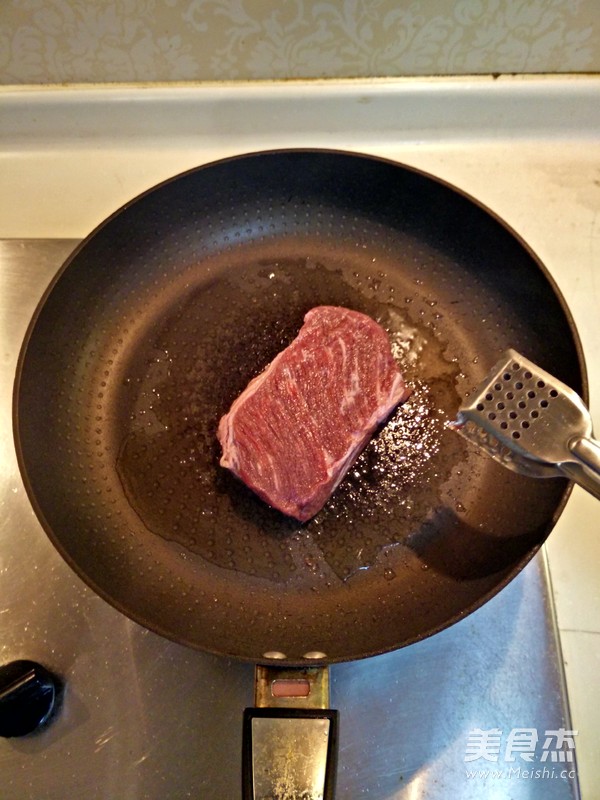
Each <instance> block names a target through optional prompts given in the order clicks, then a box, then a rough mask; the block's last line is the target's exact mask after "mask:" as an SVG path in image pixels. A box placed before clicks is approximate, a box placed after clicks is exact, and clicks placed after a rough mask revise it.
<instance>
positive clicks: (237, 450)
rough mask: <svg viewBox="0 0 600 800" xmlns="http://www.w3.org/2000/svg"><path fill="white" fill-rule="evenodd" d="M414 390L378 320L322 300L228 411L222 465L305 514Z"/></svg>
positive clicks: (277, 503)
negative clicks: (383, 422) (407, 384)
mask: <svg viewBox="0 0 600 800" xmlns="http://www.w3.org/2000/svg"><path fill="white" fill-rule="evenodd" d="M408 393H409V392H408V390H407V388H406V385H405V383H404V380H403V378H402V374H401V373H400V371H399V369H398V367H397V365H396V363H395V361H394V359H393V357H392V353H391V348H390V343H389V340H388V337H387V334H386V332H385V331H384V330H383V328H382V327H381V326H380V325H378V324H377V323H376V322H375V321H374V320H372V319H371V318H370V317H368V316H366V315H365V314H361V313H359V312H357V311H351V310H350V309H347V308H338V307H335V306H318V307H316V308H313V309H311V310H310V311H309V312H308V313H307V314H306V316H305V317H304V325H303V326H302V328H301V329H300V332H299V334H298V336H297V337H296V338H295V339H294V341H293V342H292V343H291V344H290V345H289V346H288V347H287V348H286V349H285V350H283V351H282V352H281V353H279V355H278V356H276V358H274V359H273V361H272V362H271V363H270V364H269V365H268V367H266V369H265V370H264V371H263V372H261V373H260V375H258V376H257V377H256V378H254V379H253V380H251V381H250V383H249V384H248V386H247V387H246V389H245V390H244V391H243V392H242V394H241V395H240V396H239V397H238V398H237V400H235V401H234V403H233V405H232V406H231V408H230V410H229V412H228V413H227V414H225V415H224V416H223V417H222V418H221V421H220V422H219V428H218V434H217V435H218V438H219V441H220V443H221V446H222V448H223V455H222V458H221V462H220V463H221V465H222V466H223V467H227V468H228V469H230V470H231V471H232V472H234V473H235V475H237V476H238V478H240V479H241V480H242V481H244V483H245V484H247V486H249V487H250V488H251V489H253V490H254V491H255V492H256V494H257V495H258V496H259V497H261V498H262V499H263V500H264V501H265V502H267V503H268V504H269V505H271V506H273V507H274V508H277V509H279V510H280V511H282V512H283V513H284V514H288V515H289V516H292V517H296V518H297V519H299V520H301V521H303V522H304V521H306V520H308V519H310V518H311V517H312V516H314V515H315V514H316V513H317V511H319V510H320V509H321V508H322V506H323V505H324V504H325V502H326V501H327V499H328V498H329V496H330V495H331V493H332V492H333V491H334V489H335V488H336V486H337V485H338V484H339V483H340V481H341V480H342V478H343V477H344V475H345V474H346V472H347V471H348V469H349V467H350V466H351V465H352V462H353V461H354V460H355V458H356V457H357V455H358V454H359V453H360V451H361V450H362V448H363V447H364V446H365V444H366V443H367V442H368V440H369V439H370V437H371V435H372V434H373V432H374V431H375V429H376V428H377V426H378V425H379V424H380V423H381V422H382V421H383V420H385V419H386V418H387V417H388V416H389V414H390V413H391V411H392V410H393V409H394V408H395V407H396V406H397V405H398V403H400V402H402V401H403V400H405V399H406V397H407V396H408Z"/></svg>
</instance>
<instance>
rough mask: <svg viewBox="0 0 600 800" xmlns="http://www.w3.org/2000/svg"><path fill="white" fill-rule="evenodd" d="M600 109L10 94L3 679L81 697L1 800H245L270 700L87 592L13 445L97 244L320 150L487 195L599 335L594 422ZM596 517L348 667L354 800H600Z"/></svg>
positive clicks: (490, 91)
mask: <svg viewBox="0 0 600 800" xmlns="http://www.w3.org/2000/svg"><path fill="white" fill-rule="evenodd" d="M599 89H600V81H597V80H595V79H586V78H581V79H577V78H571V79H568V78H565V79H549V78H540V79H519V78H516V79H500V80H498V81H493V80H492V79H486V78H482V79H475V80H474V79H468V80H467V79H464V80H451V79H449V80H416V81H360V82H353V81H349V82H341V83H307V84H302V83H292V84H255V85H244V86H237V85H223V86H221V85H207V86H181V87H124V88H120V89H119V88H101V87H96V88H89V89H82V88H79V89H69V90H59V89H48V90H44V91H42V90H34V89H27V88H24V89H11V90H6V91H5V92H4V99H3V102H4V107H5V114H4V115H3V119H2V121H1V122H0V154H1V157H2V159H3V171H2V178H0V192H1V195H2V199H3V208H4V212H3V220H1V221H0V237H1V238H2V241H1V242H0V278H1V280H2V287H3V291H2V293H1V295H0V319H1V320H2V330H3V342H4V351H3V352H4V357H3V359H2V363H1V369H2V383H1V385H2V396H1V403H2V405H1V408H2V416H1V420H2V437H1V438H0V442H1V444H2V483H1V485H0V492H1V497H2V504H3V511H4V513H3V515H2V521H1V522H0V526H1V527H0V665H2V664H6V663H9V662H11V661H13V660H15V659H32V660H34V661H37V662H39V663H41V664H43V665H44V666H45V667H47V668H48V669H49V670H50V671H51V672H52V673H53V674H55V675H56V676H57V677H58V679H59V684H60V689H59V694H58V699H57V709H56V712H55V713H54V715H53V718H52V719H51V720H50V721H49V722H48V723H47V724H46V725H44V726H43V727H42V728H41V729H39V730H38V731H36V732H34V733H32V734H30V735H29V736H25V737H20V738H9V739H0V774H1V775H2V791H1V792H0V795H1V796H2V798H3V800H26V799H31V800H42V799H43V798H48V799H49V800H50V799H51V800H58V799H59V798H61V799H62V798H64V797H65V796H74V797H77V796H86V797H87V798H89V800H96V798H97V799H98V800H100V798H102V800H107V798H119V800H122V799H128V798H131V800H134V799H135V800H137V799H138V798H140V799H141V798H145V799H147V800H154V798H165V797H168V798H174V799H177V798H185V797H201V798H203V800H212V799H213V798H214V800H217V799H218V800H223V798H232V800H233V798H236V797H239V796H240V770H241V730H242V727H241V722H242V711H243V709H244V708H245V707H247V706H251V705H252V702H253V699H252V689H253V681H252V675H253V668H252V666H251V665H249V664H244V663H239V662H234V661H228V660H225V659H222V658H218V657H216V656H212V655H207V654H205V653H200V652H195V651H191V650H189V649H186V648H184V647H182V646H180V645H177V644H174V643H172V642H168V641H166V640H164V639H162V638H161V637H159V636H157V635H156V634H154V633H151V632H149V631H147V630H145V629H143V628H141V627H140V626H139V625H137V624H135V623H133V622H131V621H130V620H128V619H127V618H125V617H124V616H122V615H121V614H120V613H119V612H117V611H116V610H114V609H113V608H112V607H110V606H108V605H107V604H106V603H105V602H104V601H103V600H102V599H100V598H99V597H97V596H96V595H95V594H94V593H93V592H92V591H91V590H90V589H88V588H87V587H86V586H85V585H84V584H83V583H82V582H81V581H80V580H79V578H77V577H76V576H75V574H74V573H73V572H72V571H71V569H70V568H69V567H68V566H67V565H66V563H64V562H63V561H62V559H61V558H60V556H59V555H58V553H57V552H56V551H55V550H54V548H53V546H52V545H51V544H50V542H49V540H48V539H47V537H46V536H45V534H44V532H43V531H42V529H41V526H40V525H39V523H38V522H37V519H36V518H35V516H34V514H33V511H32V509H31V506H30V504H29V501H28V499H27V496H26V494H25V491H24V488H23V485H22V482H21V479H20V476H19V472H18V467H17V464H16V457H15V452H14V445H13V440H12V423H11V403H12V396H11V392H12V380H13V376H14V370H15V364H16V359H17V356H18V352H19V349H20V347H21V343H22V340H23V336H24V333H25V329H26V327H27V325H28V322H29V320H30V318H31V316H32V314H33V311H34V309H35V307H36V305H37V303H38V301H39V299H40V297H41V296H42V294H43V292H44V290H45V288H46V286H47V285H48V283H49V281H50V280H51V278H52V276H53V275H54V274H55V272H56V271H57V269H58V268H59V266H60V265H61V263H62V262H63V260H64V259H65V257H66V256H67V255H68V254H69V252H70V251H71V250H72V249H73V247H74V246H75V245H76V243H77V241H78V240H79V239H80V238H82V237H83V236H84V235H85V234H87V233H88V232H89V231H90V230H91V229H92V228H93V227H94V226H95V225H96V224H98V223H99V222H100V221H101V220H102V219H103V218H105V217H106V216H107V215H108V214H109V213H111V212H112V211H113V210H115V209H116V208H118V207H119V206H120V205H121V204H122V203H123V202H126V201H127V200H129V199H130V198H131V197H133V196H135V195H136V194H137V193H139V192H140V191H142V190H144V189H146V188H148V187H150V186H152V185H154V184H156V183H158V182H159V181H160V180H162V179H164V178H166V177H169V176H170V175H173V174H177V173H178V172H180V171H182V170H184V169H187V168H190V167H193V166H197V165H199V164H202V163H206V162H208V161H211V160H214V159H215V158H220V157H223V156H226V155H232V154H235V153H241V152H251V151H256V150H261V149H270V148H279V147H294V146H304V147H307V146H310V147H313V146H315V147H321V146H322V147H330V148H331V147H334V148H336V149H345V150H353V151H358V152H365V153H372V154H376V155H382V156H385V157H388V158H393V159H396V160H398V161H401V162H403V163H406V164H410V165H413V166H417V167H419V168H421V169H424V170H425V171H429V172H431V173H432V174H434V175H437V176H438V177H440V178H443V179H444V180H447V181H449V182H451V183H453V184H455V185H456V186H457V187H459V188H461V189H462V190H464V191H466V192H468V193H470V194H472V195H473V196H475V197H476V198H477V199H478V200H479V201H481V202H482V203H484V204H485V205H487V206H488V207H489V208H490V209H491V210H492V211H493V212H494V213H496V214H498V215H499V216H500V217H502V218H503V219H504V220H505V221H506V222H508V223H509V224H510V225H511V226H512V227H513V228H514V229H515V231H516V232H517V234H519V235H521V236H522V237H523V238H524V239H525V240H526V241H527V242H528V244H529V245H530V246H531V247H532V248H533V250H534V251H535V252H536V253H537V254H538V255H539V256H540V257H541V259H542V261H543V262H544V263H545V264H546V266H547V267H548V269H549V271H550V273H551V275H552V277H553V278H554V280H555V281H556V283H557V285H558V287H559V289H560V290H561V291H562V292H563V294H564V295H565V298H566V300H567V303H568V304H569V306H570V308H571V311H572V313H573V316H574V319H575V322H576V325H577V327H578V330H579V333H580V335H581V338H582V342H583V347H584V354H585V355H586V358H587V365H588V371H589V378H590V396H591V409H592V413H593V412H594V402H596V403H597V398H598V396H599V393H600V362H599V361H598V358H599V354H600V333H599V332H598V330H597V327H598V326H597V323H596V320H597V315H595V308H596V307H597V302H598V300H599V299H600V297H598V293H599V292H600V288H597V287H598V286H600V284H598V281H597V277H596V273H595V272H594V264H593V260H594V256H595V254H596V252H597V248H598V241H599V239H598V235H599V233H598V231H599V229H598V226H597V218H598V210H599V209H600V190H599V188H598V187H599V184H600V170H599V169H598V167H597V164H598V163H600V161H599V156H600V136H599V135H598V133H597V131H598V130H600V127H599V126H598V119H596V117H598V116H600V112H599V111H598V109H599V108H600V104H598V103H597V94H598V90H599ZM594 99H596V102H595V103H594ZM549 324H551V321H549ZM596 506H597V504H596V503H595V501H593V499H590V498H588V497H587V496H585V495H584V493H583V492H582V491H580V490H579V489H576V490H575V491H574V492H573V495H572V497H571V499H570V500H569V503H568V505H567V509H566V511H565V513H564V514H563V516H562V518H561V519H560V521H559V523H558V525H557V526H556V529H555V531H554V532H553V533H552V535H551V538H550V543H549V545H548V546H547V548H545V549H544V551H542V552H541V553H540V554H538V556H537V557H536V558H535V559H534V560H533V561H532V562H531V563H530V564H529V566H528V567H527V568H526V569H525V570H524V571H523V572H522V573H521V574H520V575H519V576H518V577H517V579H515V580H514V581H513V582H512V583H511V584H510V585H509V586H508V587H507V588H506V589H505V590H504V591H502V592H501V593H500V594H499V595H497V596H496V597H495V598H493V599H492V600H491V601H490V602H489V603H488V604H487V605H485V606H484V607H483V608H481V609H480V610H478V611H477V612H475V613H474V614H472V615H470V616H469V617H467V618H465V619H463V620H461V621H460V622H459V623H457V624H456V625H454V626H453V627H452V628H450V629H447V630H445V631H443V632H442V633H440V634H437V635H436V636H434V637H432V638H430V639H428V640H426V641H423V642H420V643H418V644H415V645H412V646H410V647H408V648H406V649H404V650H399V651H396V652H393V653H389V654H386V655H382V656H378V657H376V658H372V659H367V660H365V661H361V662H349V663H345V664H338V665H335V666H334V667H332V669H331V680H332V705H333V707H335V708H338V709H339V710H340V715H341V719H340V726H341V727H340V743H339V744H340V753H339V771H338V791H337V796H338V797H339V798H340V799H341V800H345V799H346V798H347V799H348V800H354V799H355V798H357V797H361V796H363V795H365V796H369V797H371V798H380V799H381V800H383V799H384V798H385V799H386V800H391V798H397V799H398V800H402V799H404V798H410V800H415V798H421V797H422V798H425V797H427V798H428V800H430V799H431V798H448V797H456V798H478V800H480V799H481V798H495V797H507V796H510V797H512V798H515V799H518V798H525V797H527V798H536V797H539V798H544V800H546V799H550V800H554V799H556V800H562V799H563V798H564V800H567V798H577V797H578V796H579V781H581V783H582V786H583V787H584V789H585V787H586V786H587V785H589V786H590V787H591V786H592V785H593V783H592V781H593V775H594V772H593V770H594V767H593V765H592V763H591V754H592V753H593V752H594V750H597V746H598V738H597V732H596V731H594V730H592V728H591V724H590V720H591V719H592V717H591V712H589V711H587V710H586V709H585V708H584V704H583V703H582V702H581V698H582V697H584V688H585V693H586V694H587V696H588V697H590V696H591V694H592V693H593V691H594V688H593V687H590V686H585V687H584V685H583V683H582V677H581V676H582V675H583V674H584V672H585V666H584V667H581V665H582V664H584V665H585V664H586V663H588V662H593V658H594V653H596V655H597V654H598V653H599V652H600V648H599V645H598V639H599V638H600V637H598V632H599V631H600V623H599V622H598V614H597V613H594V603H596V608H597V605H598V598H597V595H596V594H595V582H596V581H597V569H598V567H597V563H598V561H597V558H596V559H595V560H594V550H593V548H594V547H596V551H595V552H596V553H597V552H598V550H597V547H598V545H595V544H594V543H593V542H592V533H593V532H594V531H595V529H597V527H598V525H597V523H598V522H600V506H598V507H596ZM590 548H592V549H590ZM548 557H549V561H550V571H549V570H548ZM575 570H577V571H578V575H577V577H576V578H575V577H574V575H573V574H569V573H573V572H574V571H575ZM550 574H551V575H552V579H553V585H554V587H555V590H554V591H553V589H552V584H551V582H550ZM586 592H587V593H589V594H588V595H587V596H586ZM555 602H556V607H555ZM584 603H585V604H586V610H585V611H583V612H582V608H583V604H584ZM590 607H591V611H590ZM559 629H560V630H559ZM561 643H562V646H563V648H564V649H565V650H566V651H567V653H568V655H569V662H570V671H568V672H567V683H568V686H569V689H570V692H571V698H572V700H573V704H572V705H573V716H571V710H570V707H569V701H568V695H567V691H566V683H565V675H564V672H563V661H562V654H561ZM586 648H587V650H586ZM595 691H596V692H597V689H596V690H595ZM588 702H590V705H593V702H591V701H588ZM596 705H597V704H596ZM575 730H578V731H579V732H578V733H574V731H575ZM573 743H574V744H575V745H576V751H577V758H578V761H579V764H578V763H577V758H576V757H575V755H574V754H573V750H572V748H571V745H572V744H573ZM596 769H597V768H596ZM583 794H584V796H585V791H584V793H583Z"/></svg>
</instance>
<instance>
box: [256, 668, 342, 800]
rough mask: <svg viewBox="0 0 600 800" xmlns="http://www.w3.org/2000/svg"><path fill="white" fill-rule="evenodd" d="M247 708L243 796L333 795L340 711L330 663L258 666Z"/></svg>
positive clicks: (312, 798)
mask: <svg viewBox="0 0 600 800" xmlns="http://www.w3.org/2000/svg"><path fill="white" fill-rule="evenodd" d="M255 702H256V707H255V708H247V709H246V711H245V712H244V730H243V756H242V758H243V762H242V794H243V800H267V798H268V800H296V798H302V799H303V800H305V799H306V800H333V797H334V791H335V777H336V766H337V733H338V712H337V711H334V710H332V709H329V708H327V707H326V706H327V705H329V670H328V668H327V667H308V668H303V667H293V668H289V667H288V668H279V667H270V666H268V667H265V666H258V667H257V668H256V677H255Z"/></svg>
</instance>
